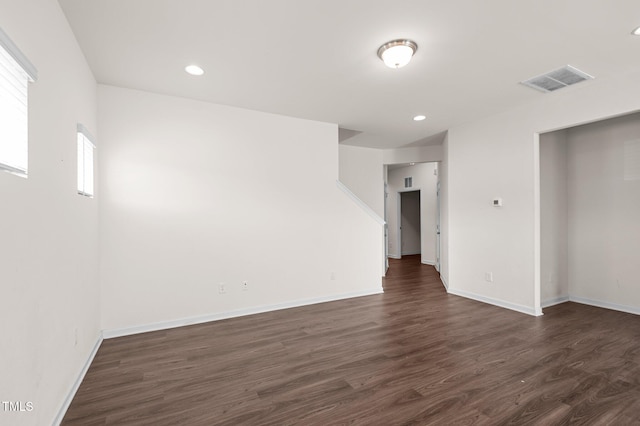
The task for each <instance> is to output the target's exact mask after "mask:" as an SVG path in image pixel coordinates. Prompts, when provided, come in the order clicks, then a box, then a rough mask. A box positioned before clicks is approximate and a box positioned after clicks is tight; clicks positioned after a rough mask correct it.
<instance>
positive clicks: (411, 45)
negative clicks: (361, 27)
mask: <svg viewBox="0 0 640 426" xmlns="http://www.w3.org/2000/svg"><path fill="white" fill-rule="evenodd" d="M416 50H418V45H417V44H416V42H415V41H411V40H407V39H399V40H393V41H390V42H388V43H385V44H383V45H382V46H380V48H379V49H378V57H379V58H380V59H382V62H384V64H385V65H386V66H388V67H389V68H402V67H404V66H405V65H407V64H408V63H409V61H410V60H411V57H412V56H413V54H414V53H416Z"/></svg>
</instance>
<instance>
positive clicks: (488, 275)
mask: <svg viewBox="0 0 640 426" xmlns="http://www.w3.org/2000/svg"><path fill="white" fill-rule="evenodd" d="M484 280H485V281H487V282H490V283H492V282H493V272H485V273H484Z"/></svg>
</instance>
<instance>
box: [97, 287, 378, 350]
mask: <svg viewBox="0 0 640 426" xmlns="http://www.w3.org/2000/svg"><path fill="white" fill-rule="evenodd" d="M381 293H383V289H382V287H379V288H375V289H370V290H363V291H358V292H352V293H344V294H337V295H332V296H325V297H318V298H313V299H304V300H296V301H292V302H285V303H278V304H274V305H264V306H256V307H253V308H247V309H238V310H234V311H227V312H220V313H214V314H208V315H200V316H195V317H189V318H181V319H177V320H171V321H161V322H157V323H152V324H145V325H139V326H134V327H124V328H115V329H111V330H103V331H102V336H103V337H104V338H105V339H112V338H114V337H122V336H130V335H132V334H140V333H147V332H149V331H158V330H167V329H170V328H177V327H184V326H186V325H194V324H202V323H205V322H211V321H220V320H223V319H228V318H236V317H241V316H246V315H254V314H261V313H264V312H271V311H277V310H280V309H288V308H297V307H300V306H306V305H314V304H316V303H325V302H333V301H336V300H343V299H350V298H352V297H362V296H371V295H374V294H381Z"/></svg>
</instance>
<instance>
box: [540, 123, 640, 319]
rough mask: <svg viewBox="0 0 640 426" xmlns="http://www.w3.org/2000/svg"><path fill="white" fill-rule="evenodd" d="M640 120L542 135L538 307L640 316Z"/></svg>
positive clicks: (596, 124)
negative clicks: (578, 306) (584, 307)
mask: <svg viewBox="0 0 640 426" xmlns="http://www.w3.org/2000/svg"><path fill="white" fill-rule="evenodd" d="M639 135H640V113H633V114H629V115H623V116H619V117H613V118H609V119H604V120H601V121H597V122H593V123H588V124H583V125H578V126H574V127H570V128H566V129H562V130H556V131H553V132H548V133H541V134H540V137H539V159H540V183H539V185H540V186H539V189H540V269H539V274H538V277H539V280H540V281H539V294H540V296H539V297H540V305H541V307H542V308H547V307H550V306H552V305H555V304H558V303H563V302H566V301H568V300H571V301H574V302H579V303H586V304H588V305H594V306H600V307H604V308H609V309H616V310H619V311H624V312H632V313H635V314H640V290H639V289H638V286H637V285H636V283H637V282H638V278H637V277H638V276H639V275H640V263H638V261H637V253H639V252H640V226H639V225H638V219H637V218H638V217H640V197H639V196H638V194H640V137H639Z"/></svg>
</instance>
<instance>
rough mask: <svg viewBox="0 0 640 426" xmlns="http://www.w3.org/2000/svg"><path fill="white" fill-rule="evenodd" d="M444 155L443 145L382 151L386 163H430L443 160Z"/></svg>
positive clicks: (383, 160)
mask: <svg viewBox="0 0 640 426" xmlns="http://www.w3.org/2000/svg"><path fill="white" fill-rule="evenodd" d="M443 156H444V151H443V149H442V145H432V146H417V147H409V148H395V149H385V150H383V151H382V162H383V163H384V164H405V163H430V162H436V161H442V159H443Z"/></svg>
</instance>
